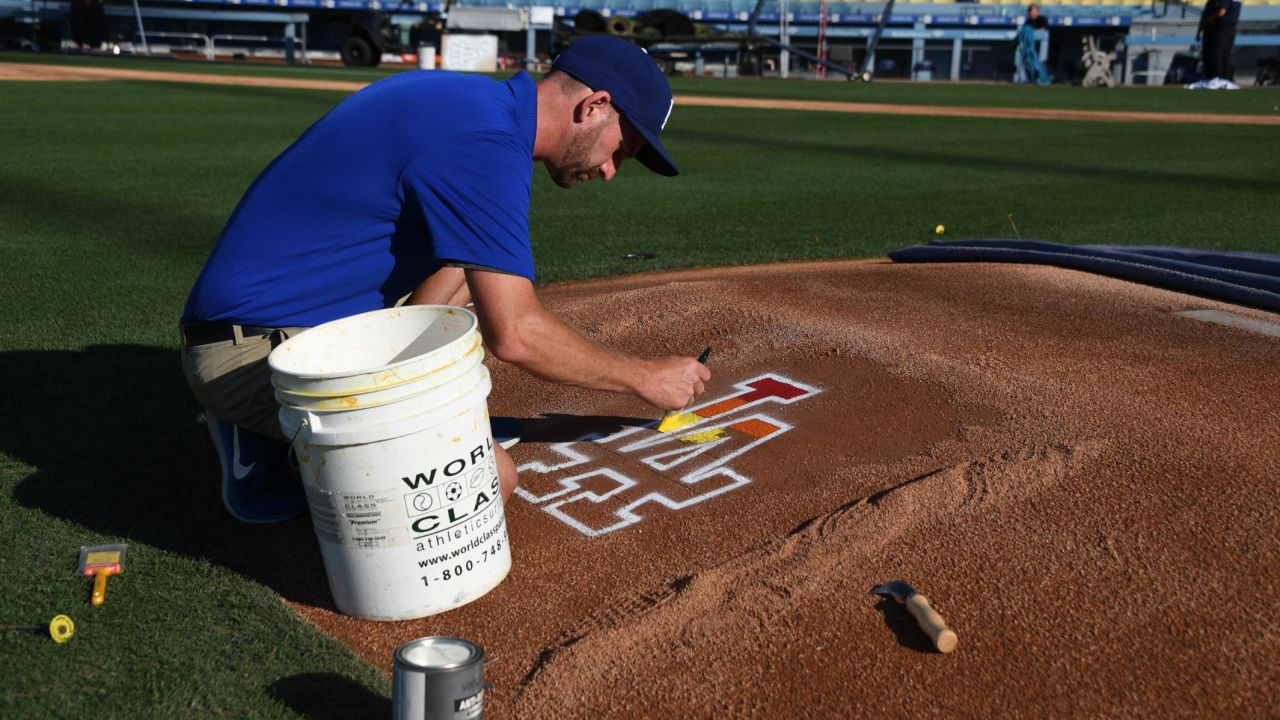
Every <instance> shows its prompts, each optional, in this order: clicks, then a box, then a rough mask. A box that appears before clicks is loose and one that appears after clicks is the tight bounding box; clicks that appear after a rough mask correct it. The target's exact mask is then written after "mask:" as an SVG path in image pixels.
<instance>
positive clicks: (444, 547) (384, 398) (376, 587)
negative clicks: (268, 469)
mask: <svg viewBox="0 0 1280 720" xmlns="http://www.w3.org/2000/svg"><path fill="white" fill-rule="evenodd" d="M483 357H484V349H483V345H482V344H481V342H480V334H479V331H478V329H477V323H476V318H475V315H473V314H471V313H470V312H468V311H467V310H463V309H461V308H456V307H451V306H441V305H415V306H409V307H402V308H390V309H387V310H377V311H374V312H370V313H364V314H362V315H356V316H353V317H349V318H343V319H342V320H335V321H334V322H331V323H326V324H324V325H320V326H317V327H314V328H311V329H310V330H307V331H306V332H303V333H300V334H298V335H296V336H295V337H292V338H290V339H288V340H286V341H285V342H284V343H282V344H281V345H280V346H279V347H277V348H276V349H275V350H273V351H272V353H271V356H270V358H269V359H268V362H269V363H270V365H271V369H272V382H273V383H274V385H275V386H276V398H277V399H278V400H279V401H280V425H281V428H282V429H283V431H284V433H285V435H286V436H287V437H293V438H295V440H294V450H295V453H296V454H297V457H298V464H299V468H300V469H301V471H302V482H303V486H304V487H305V488H306V491H307V500H308V502H309V504H310V507H311V518H312V521H313V523H314V525H315V530H316V536H317V537H318V539H319V541H320V551H321V554H322V555H323V557H324V565H325V571H326V573H327V574H328V576H329V588H330V590H331V591H332V592H333V600H334V603H335V604H336V605H337V607H338V610H340V611H341V612H343V613H345V614H347V615H351V616H354V617H359V618H366V619H371V620H406V619H410V618H419V617H424V616H427V615H433V614H435V613H440V612H444V611H446V610H451V609H453V608H456V607H459V606H461V605H465V604H466V603H468V602H471V601H472V600H475V599H476V598H479V597H481V596H482V595H484V594H485V593H487V592H489V591H490V590H492V589H493V588H494V587H496V586H497V585H498V583H500V582H502V580H503V578H505V577H506V575H507V572H508V571H510V569H511V549H510V546H509V544H508V541H507V526H506V520H505V518H504V515H503V507H502V495H501V492H500V490H499V485H498V466H497V461H496V459H495V457H494V446H493V437H492V435H491V432H490V429H489V412H488V404H487V400H486V399H487V397H488V395H489V389H490V387H491V386H490V382H489V372H488V370H486V369H485V367H484V365H483V364H482V363H481V360H482V359H483Z"/></svg>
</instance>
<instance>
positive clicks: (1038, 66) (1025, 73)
mask: <svg viewBox="0 0 1280 720" xmlns="http://www.w3.org/2000/svg"><path fill="white" fill-rule="evenodd" d="M1047 27H1049V20H1048V18H1046V17H1044V16H1043V15H1041V14H1040V6H1039V5H1036V4H1034V3H1033V4H1031V5H1028V6H1027V18H1026V21H1025V22H1023V23H1022V27H1020V28H1018V51H1017V57H1016V58H1015V63H1014V64H1015V65H1016V66H1017V68H1018V72H1017V77H1016V79H1017V81H1018V82H1033V83H1036V84H1037V85H1048V84H1049V83H1051V82H1053V77H1052V76H1050V75H1049V68H1047V67H1045V66H1044V63H1043V62H1041V61H1040V55H1039V53H1037V52H1036V30H1043V29H1045V28H1047Z"/></svg>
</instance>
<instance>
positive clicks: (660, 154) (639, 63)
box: [551, 35, 680, 177]
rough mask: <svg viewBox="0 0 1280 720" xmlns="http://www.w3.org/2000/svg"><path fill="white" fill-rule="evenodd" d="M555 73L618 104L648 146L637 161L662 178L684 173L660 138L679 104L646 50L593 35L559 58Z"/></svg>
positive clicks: (580, 39)
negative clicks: (676, 104) (606, 93)
mask: <svg viewBox="0 0 1280 720" xmlns="http://www.w3.org/2000/svg"><path fill="white" fill-rule="evenodd" d="M551 70H552V71H556V70H559V71H561V72H563V73H565V74H567V75H570V76H572V77H573V78H574V79H575V80H577V81H578V82H580V83H582V84H583V85H586V86H587V87H589V88H591V89H592V90H605V91H607V92H608V93H609V95H610V97H611V98H612V102H613V106H614V107H616V108H617V109H618V112H620V113H622V115H623V116H624V117H626V119H627V121H628V122H630V123H631V125H632V127H634V128H635V129H636V130H638V131H639V132H640V134H641V135H643V136H644V139H645V140H646V141H647V142H648V144H647V145H645V146H644V147H643V148H641V149H640V152H638V153H636V160H639V161H640V164H641V165H644V166H645V167H647V168H649V169H650V170H652V171H654V172H656V173H658V174H659V175H666V176H668V177H672V176H675V175H679V174H680V171H679V170H677V169H676V164H675V163H674V162H672V161H671V156H670V155H668V154H667V149H666V148H664V147H662V143H661V142H660V141H659V140H658V134H659V133H661V132H662V129H663V128H665V127H666V126H667V119H668V118H670V117H671V108H672V107H673V106H674V105H675V101H674V100H672V99H671V85H669V84H668V83H667V78H666V77H664V76H663V74H662V69H661V68H659V67H658V63H656V62H654V60H653V58H651V57H649V53H648V52H647V51H645V49H644V48H642V47H640V46H639V45H635V44H633V43H629V42H627V41H626V40H621V39H619V38H616V37H610V36H608V35H589V36H587V37H581V38H578V39H577V40H575V41H574V42H573V44H572V45H570V46H569V47H567V48H565V50H564V52H562V53H560V54H559V55H558V56H556V60H555V62H554V63H552V65H551Z"/></svg>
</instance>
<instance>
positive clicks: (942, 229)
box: [933, 225, 947, 235]
mask: <svg viewBox="0 0 1280 720" xmlns="http://www.w3.org/2000/svg"><path fill="white" fill-rule="evenodd" d="M946 231H947V229H946V228H945V227H943V226H941V225H939V226H938V227H936V228H934V229H933V234H934V235H941V234H942V233H944V232H946Z"/></svg>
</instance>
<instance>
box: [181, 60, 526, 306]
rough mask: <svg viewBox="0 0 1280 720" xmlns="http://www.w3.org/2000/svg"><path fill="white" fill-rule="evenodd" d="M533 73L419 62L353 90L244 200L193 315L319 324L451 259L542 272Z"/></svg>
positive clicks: (406, 285) (197, 294)
mask: <svg viewBox="0 0 1280 720" xmlns="http://www.w3.org/2000/svg"><path fill="white" fill-rule="evenodd" d="M537 125H538V102H537V91H536V89H535V87H534V83H533V79H532V78H530V77H529V76H528V75H527V74H525V73H520V74H518V75H516V76H515V77H512V78H511V79H509V80H506V81H505V82H500V81H496V80H492V79H490V78H487V77H483V76H472V75H458V74H453V73H445V72H435V71H414V72H406V73H402V74H400V75H396V76H393V77H390V78H387V79H385V80H380V81H378V82H376V83H374V84H372V85H370V86H369V87H367V88H365V89H363V90H361V91H359V92H357V93H355V94H354V95H352V96H351V97H349V98H347V99H346V100H344V101H343V102H342V103H341V104H339V105H338V106H337V107H335V108H334V109H333V110H331V111H330V112H329V113H328V114H327V115H325V116H324V117H323V118H321V119H320V120H319V121H317V122H316V123H315V124H314V125H312V126H311V127H310V128H309V129H307V131H306V132H305V133H303V134H302V136H301V137H299V138H298V139H297V140H296V141H295V142H294V143H293V144H292V145H290V146H289V148H288V149H286V150H285V151H284V152H283V153H281V154H280V156H279V157H277V158H276V159H275V160H273V161H272V162H271V164H270V165H268V166H267V168H266V169H265V170H263V171H262V174H261V175H259V176H258V178H257V180H255V181H254V182H253V185H251V186H250V187H249V190H248V191H247V192H246V193H245V194H244V197H243V198H241V200H240V204H239V205H238V206H237V207H236V209H235V212H234V213H232V215H231V219H230V220H228V221H227V225H226V227H225V228H223V231H222V235H221V236H220V237H219V238H218V242H217V244H216V245H215V246H214V248H213V252H212V254H211V255H210V256H209V260H208V263H207V264H206V265H205V267H204V271H203V272H201V273H200V277H199V278H198V279H197V280H196V284H195V287H194V288H192V290H191V295H190V297H188V299H187V305H186V309H185V310H184V311H183V316H182V322H183V323H195V322H214V321H225V322H234V323H239V324H241V325H258V326H263V327H310V326H313V325H319V324H320V323H323V322H327V321H329V320H335V319H337V318H341V317H347V316H349V315H354V314H356V313H361V312H366V311H369V310H376V309H378V308H383V307H388V306H390V305H392V304H394V303H395V302H396V301H397V300H398V299H399V298H401V297H403V296H404V295H405V294H407V293H409V292H412V291H413V289H414V288H415V287H417V286H418V285H419V284H420V283H421V282H422V281H423V280H424V279H426V277H427V276H429V275H430V274H431V273H433V272H435V271H436V270H437V269H439V268H440V267H441V266H442V264H444V263H446V262H456V263H463V264H471V265H479V266H483V267H489V268H493V269H495V270H500V271H503V272H508V273H512V274H515V275H522V276H524V277H526V278H529V280H531V281H532V280H533V279H534V271H533V255H532V252H531V249H530V244H529V194H530V188H531V183H532V178H533V142H534V135H535V134H536V132H537Z"/></svg>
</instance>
